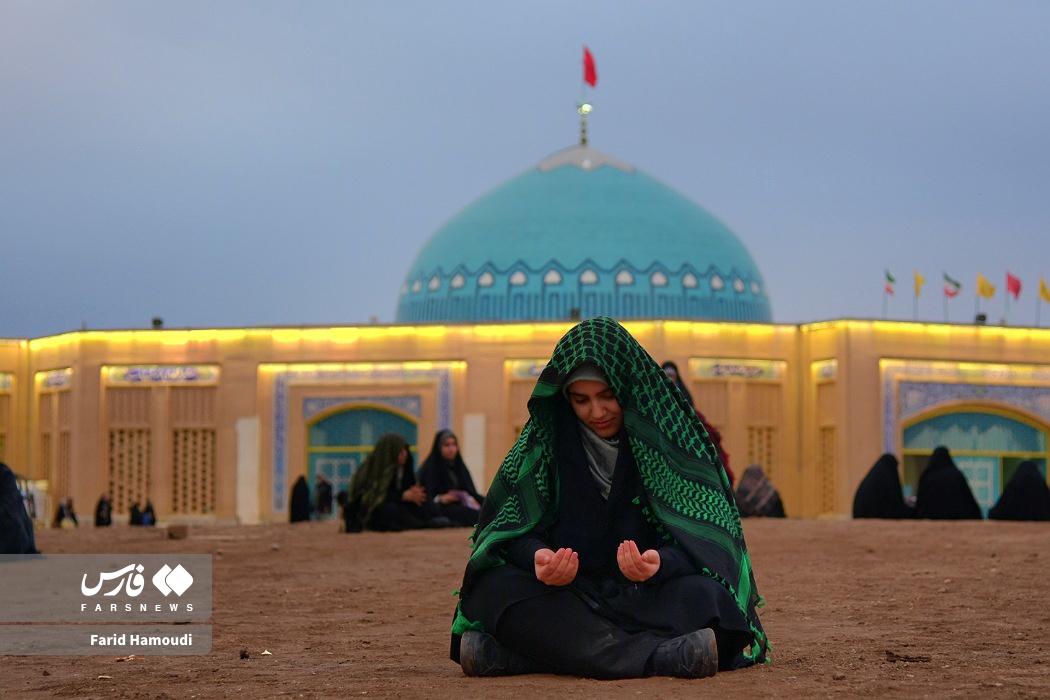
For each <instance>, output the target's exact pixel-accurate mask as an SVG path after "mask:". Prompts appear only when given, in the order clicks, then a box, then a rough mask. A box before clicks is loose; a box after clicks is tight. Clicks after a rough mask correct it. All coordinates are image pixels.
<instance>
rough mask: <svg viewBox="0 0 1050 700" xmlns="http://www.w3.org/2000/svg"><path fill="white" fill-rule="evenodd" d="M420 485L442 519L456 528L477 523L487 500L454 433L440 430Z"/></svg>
mask: <svg viewBox="0 0 1050 700" xmlns="http://www.w3.org/2000/svg"><path fill="white" fill-rule="evenodd" d="M419 483H420V484H422V486H423V488H424V489H425V490H426V492H427V496H429V497H430V499H431V501H433V503H434V505H435V506H436V507H437V511H438V513H439V514H440V515H443V516H445V517H446V518H448V519H449V520H450V521H451V522H452V524H453V525H461V526H471V525H474V523H476V522H477V521H478V510H479V509H480V508H481V503H482V502H483V501H484V500H485V499H484V498H482V496H481V494H479V493H478V491H477V489H475V488H474V480H473V479H472V478H471V477H470V471H468V470H467V465H466V463H464V462H463V456H462V455H461V454H460V453H459V441H458V440H457V439H456V434H455V433H453V432H452V431H451V430H439V431H438V432H437V435H435V436H434V445H433V446H432V447H431V448H430V454H429V455H428V456H427V458H426V460H425V461H424V462H423V466H421V467H420V468H419Z"/></svg>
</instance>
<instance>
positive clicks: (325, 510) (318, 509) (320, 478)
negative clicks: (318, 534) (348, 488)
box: [314, 472, 332, 520]
mask: <svg viewBox="0 0 1050 700" xmlns="http://www.w3.org/2000/svg"><path fill="white" fill-rule="evenodd" d="M314 514H315V516H314V517H315V518H316V519H317V520H328V518H329V516H331V515H332V482H330V481H329V480H328V478H327V477H325V475H324V474H322V473H321V472H317V476H316V477H315V480H314Z"/></svg>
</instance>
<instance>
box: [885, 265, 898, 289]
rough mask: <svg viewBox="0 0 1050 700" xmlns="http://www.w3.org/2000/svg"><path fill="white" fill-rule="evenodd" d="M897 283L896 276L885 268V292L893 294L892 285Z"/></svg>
mask: <svg viewBox="0 0 1050 700" xmlns="http://www.w3.org/2000/svg"><path fill="white" fill-rule="evenodd" d="M896 283H897V278H896V277H894V276H893V275H891V274H890V271H889V270H886V293H887V294H893V285H894V284H896Z"/></svg>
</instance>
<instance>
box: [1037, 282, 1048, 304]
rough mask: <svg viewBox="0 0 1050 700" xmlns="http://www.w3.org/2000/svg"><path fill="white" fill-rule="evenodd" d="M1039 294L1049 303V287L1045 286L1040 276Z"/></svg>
mask: <svg viewBox="0 0 1050 700" xmlns="http://www.w3.org/2000/svg"><path fill="white" fill-rule="evenodd" d="M1039 296H1040V297H1041V298H1042V300H1043V301H1045V302H1047V303H1048V304H1050V287H1047V286H1046V281H1045V280H1044V279H1043V278H1042V277H1040V278H1039Z"/></svg>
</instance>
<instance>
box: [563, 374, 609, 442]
mask: <svg viewBox="0 0 1050 700" xmlns="http://www.w3.org/2000/svg"><path fill="white" fill-rule="evenodd" d="M566 393H567V394H568V397H569V405H570V406H572V410H573V411H574V412H575V413H576V417H577V418H579V419H580V421H582V422H583V424H584V425H586V426H587V427H588V428H590V429H591V430H593V431H594V432H595V433H597V434H598V435H600V436H601V437H603V438H611V437H616V435H617V434H618V433H619V432H620V427H621V426H623V409H622V408H620V403H619V402H618V401H617V400H616V394H615V393H614V392H613V390H612V387H611V386H609V385H608V384H606V383H605V382H596V381H594V380H593V379H581V380H579V381H577V382H573V383H572V384H570V385H569V390H568V391H567V392H566Z"/></svg>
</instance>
